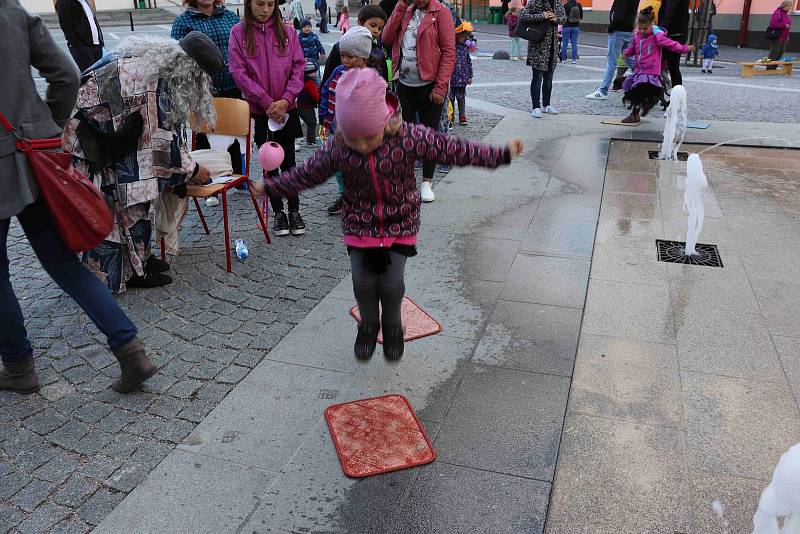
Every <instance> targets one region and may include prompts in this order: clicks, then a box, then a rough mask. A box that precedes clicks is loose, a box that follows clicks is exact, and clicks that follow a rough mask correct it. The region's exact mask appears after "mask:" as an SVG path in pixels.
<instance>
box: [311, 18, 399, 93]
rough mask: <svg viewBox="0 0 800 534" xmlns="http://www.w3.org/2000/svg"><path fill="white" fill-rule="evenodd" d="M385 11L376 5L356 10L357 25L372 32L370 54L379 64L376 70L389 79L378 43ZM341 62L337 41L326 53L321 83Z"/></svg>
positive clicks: (323, 82)
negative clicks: (326, 57)
mask: <svg viewBox="0 0 800 534" xmlns="http://www.w3.org/2000/svg"><path fill="white" fill-rule="evenodd" d="M386 18H387V17H386V12H385V11H384V10H383V9H381V8H380V7H378V6H372V5H369V6H366V7H363V8H361V10H360V11H359V12H358V25H359V26H363V27H365V28H366V29H368V30H369V32H370V33H371V34H372V51H371V52H370V55H371V56H372V57H373V58H375V65H376V66H378V65H380V69H379V70H378V72H379V73H380V75H381V76H383V79H384V80H386V81H387V82H388V81H389V69H388V66H387V65H386V54H384V52H383V48H382V47H381V45H380V38H381V33H382V32H383V27H384V26H386ZM341 64H342V58H341V55H340V54H339V43H336V44H335V45H333V48H331V53H330V54H328V60H327V61H326V62H325V73H324V74H323V75H322V84H321V85H325V82H327V81H328V78H330V77H331V74H333V71H334V70H336V67H338V66H339V65H341Z"/></svg>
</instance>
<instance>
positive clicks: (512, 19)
mask: <svg viewBox="0 0 800 534" xmlns="http://www.w3.org/2000/svg"><path fill="white" fill-rule="evenodd" d="M518 22H519V8H517V7H512V8H511V9H509V10H508V13H506V24H508V36H509V37H511V44H510V45H508V56H509V57H510V58H511V60H512V61H519V60H520V59H522V52H521V51H520V46H519V45H520V40H521V39H520V38H519V37H517V23H518Z"/></svg>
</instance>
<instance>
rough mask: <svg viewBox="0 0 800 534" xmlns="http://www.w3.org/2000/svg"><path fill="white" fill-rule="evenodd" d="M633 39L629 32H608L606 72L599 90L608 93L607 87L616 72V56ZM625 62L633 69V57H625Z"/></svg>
mask: <svg viewBox="0 0 800 534" xmlns="http://www.w3.org/2000/svg"><path fill="white" fill-rule="evenodd" d="M632 39H633V34H632V33H631V32H614V33H609V34H608V58H607V63H606V73H605V75H604V76H603V83H602V84H601V85H600V87H599V89H600V92H601V93H603V94H604V95H607V94H608V88H609V87H611V82H613V81H614V74H615V73H616V72H617V58H618V57H619V55H620V54H621V53H622V51H623V50H625V49H626V48H628V47H629V46H630V44H631V40H632ZM625 63H627V64H628V67H630V69H631V70H633V58H630V57H628V58H625Z"/></svg>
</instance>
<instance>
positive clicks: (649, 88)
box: [622, 7, 694, 124]
mask: <svg viewBox="0 0 800 534" xmlns="http://www.w3.org/2000/svg"><path fill="white" fill-rule="evenodd" d="M636 23H637V26H638V28H637V31H636V33H635V34H634V35H633V40H632V41H631V46H630V47H629V48H628V49H627V50H625V51H624V52H623V55H624V56H625V57H630V56H634V69H633V72H634V73H633V75H632V76H628V77H627V78H625V81H624V82H623V84H622V90H623V91H625V97H624V98H623V99H622V101H623V102H625V103H626V104H629V106H630V110H631V114H630V115H628V116H627V117H625V118H624V119H622V122H623V123H625V124H638V123H639V122H640V121H641V117H644V116H646V115H647V114H648V113H649V112H650V109H652V107H653V106H655V105H656V104H657V103H658V102H659V101H660V100H661V99H662V98H663V96H664V86H663V85H662V83H661V49H662V48H666V49H667V50H670V51H672V52H676V53H678V54H685V53H687V52H689V51H690V50H694V46H686V45H683V44H680V43H676V42H675V41H673V40H672V39H670V38H669V37H667V34H666V33H664V32H661V31H659V32H656V31H653V8H652V7H647V8H645V9H644V10H642V11H641V12H640V13H639V17H638V18H637V20H636Z"/></svg>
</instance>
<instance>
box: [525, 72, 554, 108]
mask: <svg viewBox="0 0 800 534" xmlns="http://www.w3.org/2000/svg"><path fill="white" fill-rule="evenodd" d="M553 74H555V71H554V70H538V69H533V77H532V78H531V106H533V109H536V108H542V107H545V108H546V107H547V106H549V105H550V96H551V95H552V94H553ZM540 96H541V100H540V98H539V97H540Z"/></svg>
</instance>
